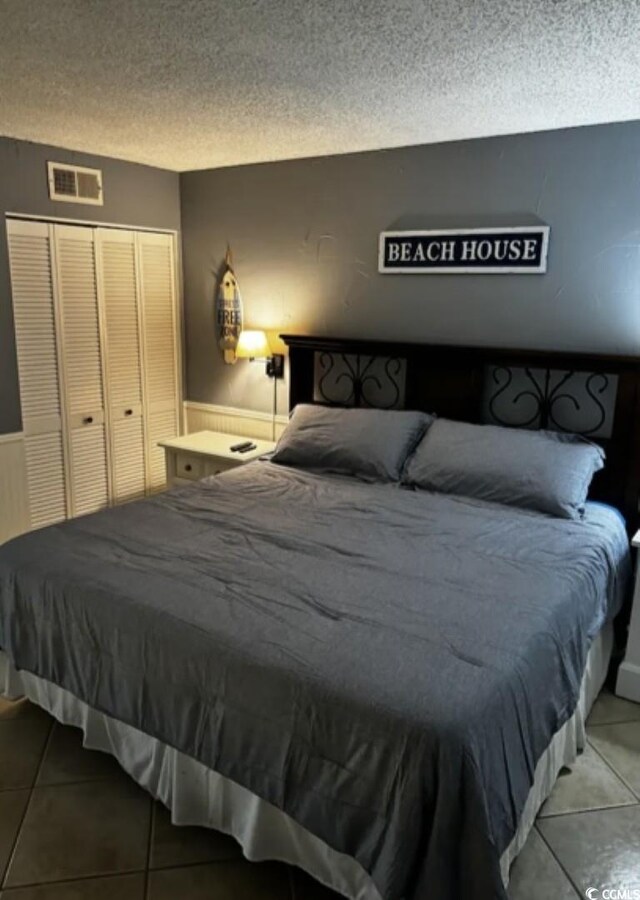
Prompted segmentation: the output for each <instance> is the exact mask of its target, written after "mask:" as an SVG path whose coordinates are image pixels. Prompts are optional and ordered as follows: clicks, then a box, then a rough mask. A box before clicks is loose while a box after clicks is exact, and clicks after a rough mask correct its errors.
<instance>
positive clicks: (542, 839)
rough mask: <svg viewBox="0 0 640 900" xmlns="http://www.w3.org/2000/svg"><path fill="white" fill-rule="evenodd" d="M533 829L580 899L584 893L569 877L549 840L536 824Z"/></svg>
mask: <svg viewBox="0 0 640 900" xmlns="http://www.w3.org/2000/svg"><path fill="white" fill-rule="evenodd" d="M535 829H536V831H537V832H538V835H539V837H540V839H541V841H542V843H543V844H544V845H545V847H546V848H547V850H548V851H549V853H550V854H551V856H552V857H553V858H554V859H555V861H556V862H557V863H558V866H559V867H560V869H561V871H562V872H563V874H564V875H565V877H566V879H567V881H568V882H569V886H570V887H571V888H573V890H574V891H575V892H576V894H577V895H578V897H580V898H581V900H582V897H583V896H584V895H583V893H582V891H581V890H580V888H579V887H578V885H577V884H576V883H575V881H574V880H573V878H572V877H571V875H570V874H569V872H568V871H567V869H566V868H565V867H564V865H563V863H562V860H561V859H560V858H559V857H558V855H557V854H556V853H555V852H554V850H553V847H552V846H551V844H550V843H549V841H548V840H547V839H546V837H545V836H544V834H543V833H542V832H541V831H540V829H539V828H538V827H537V825H536V826H535Z"/></svg>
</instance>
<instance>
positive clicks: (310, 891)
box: [292, 869, 344, 900]
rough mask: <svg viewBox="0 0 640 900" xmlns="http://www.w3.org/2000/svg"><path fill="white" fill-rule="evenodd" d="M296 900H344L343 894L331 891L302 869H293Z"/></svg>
mask: <svg viewBox="0 0 640 900" xmlns="http://www.w3.org/2000/svg"><path fill="white" fill-rule="evenodd" d="M292 882H293V897H294V900H344V898H343V896H342V894H336V892H335V891H330V890H329V888H326V887H325V886H324V885H322V884H320V882H318V881H314V879H313V878H311V877H310V876H309V875H307V873H306V872H303V871H301V870H300V869H293V870H292Z"/></svg>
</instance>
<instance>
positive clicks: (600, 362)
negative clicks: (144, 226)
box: [281, 334, 640, 532]
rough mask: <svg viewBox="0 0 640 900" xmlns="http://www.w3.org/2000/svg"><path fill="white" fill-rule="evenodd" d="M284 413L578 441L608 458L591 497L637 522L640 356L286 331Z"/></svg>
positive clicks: (633, 526) (631, 523)
mask: <svg viewBox="0 0 640 900" xmlns="http://www.w3.org/2000/svg"><path fill="white" fill-rule="evenodd" d="M281 337H282V340H283V341H284V342H285V344H287V346H288V348H289V364H290V388H289V408H290V409H293V407H294V406H296V404H298V403H325V404H326V403H332V404H335V405H341V406H345V405H346V406H378V407H388V408H400V409H402V408H404V409H418V410H424V411H425V412H432V413H436V414H437V415H439V416H444V417H446V418H450V419H459V420H463V421H467V422H482V421H491V422H496V423H499V424H505V425H509V426H512V427H526V428H551V429H554V430H557V431H565V432H572V433H576V434H581V435H584V436H585V437H588V438H589V439H590V440H593V441H595V442H597V443H599V444H600V445H601V446H602V447H604V449H605V451H606V453H607V465H606V466H605V468H604V470H603V471H602V472H600V473H599V474H598V475H597V476H596V478H595V480H594V484H593V489H592V492H591V494H592V496H593V497H594V499H600V500H602V501H604V502H607V503H610V504H612V505H614V506H616V507H617V508H618V509H619V510H620V511H621V512H622V513H623V515H624V516H625V518H626V520H627V526H628V529H629V531H630V532H633V531H635V530H636V528H637V527H638V525H639V524H640V517H639V515H638V499H639V496H640V357H627V356H612V355H604V354H594V353H565V352H556V351H549V350H511V349H505V348H502V347H499V348H496V347H457V346H447V345H441V344H440V345H430V344H406V343H395V342H391V341H369V340H355V339H351V338H328V337H310V336H306V335H293V334H283V335H281Z"/></svg>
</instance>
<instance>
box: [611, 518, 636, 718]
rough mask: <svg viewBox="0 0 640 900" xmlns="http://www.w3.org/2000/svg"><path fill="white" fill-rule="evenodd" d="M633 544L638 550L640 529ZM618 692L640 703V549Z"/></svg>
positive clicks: (619, 673) (619, 670)
mask: <svg viewBox="0 0 640 900" xmlns="http://www.w3.org/2000/svg"><path fill="white" fill-rule="evenodd" d="M631 546H632V547H635V549H636V550H637V551H638V548H640V531H636V533H635V534H634V536H633V540H632V541H631ZM616 694H617V695H618V696H619V697H625V698H626V699H627V700H635V702H636V703H640V551H638V552H637V553H636V572H635V582H634V585H633V606H632V609H631V622H630V623H629V637H628V640H627V649H626V651H625V654H624V662H623V663H622V665H621V666H620V668H619V669H618V681H617V683H616Z"/></svg>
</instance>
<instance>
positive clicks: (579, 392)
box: [483, 364, 618, 438]
mask: <svg viewBox="0 0 640 900" xmlns="http://www.w3.org/2000/svg"><path fill="white" fill-rule="evenodd" d="M617 388H618V377H617V375H615V374H609V373H605V372H576V371H559V370H553V369H540V368H530V367H528V366H525V367H515V366H509V365H504V364H500V365H488V366H487V367H486V369H485V390H484V402H483V420H484V421H485V422H491V423H493V424H496V425H508V426H511V427H515V428H547V429H550V430H552V431H563V432H567V433H572V434H579V435H582V436H584V437H591V438H610V437H611V433H612V430H613V419H614V411H615V403H616V394H617Z"/></svg>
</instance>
